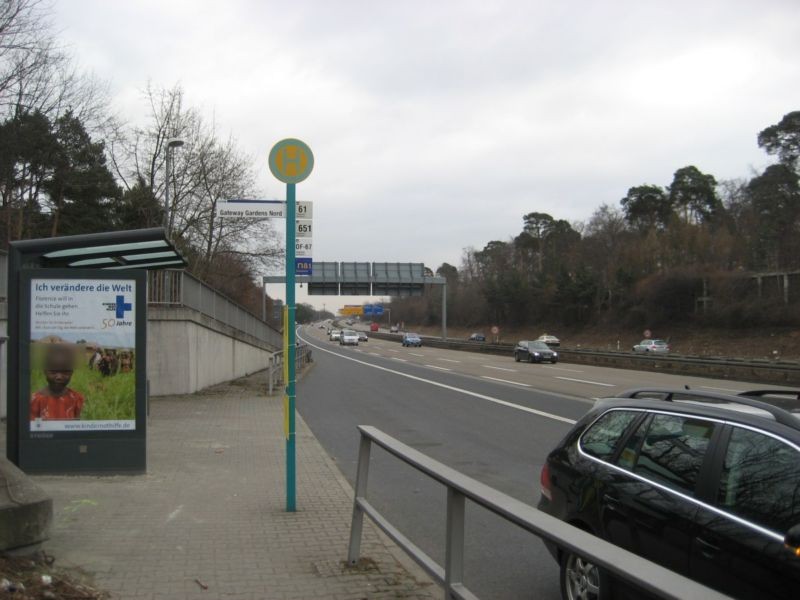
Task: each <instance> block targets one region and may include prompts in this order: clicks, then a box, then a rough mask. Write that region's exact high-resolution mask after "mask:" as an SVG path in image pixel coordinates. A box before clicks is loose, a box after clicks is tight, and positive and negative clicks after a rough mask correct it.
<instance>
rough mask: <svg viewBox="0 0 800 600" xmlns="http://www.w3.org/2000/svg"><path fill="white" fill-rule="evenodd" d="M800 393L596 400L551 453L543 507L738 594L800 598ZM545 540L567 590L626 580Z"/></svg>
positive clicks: (613, 590)
mask: <svg viewBox="0 0 800 600" xmlns="http://www.w3.org/2000/svg"><path fill="white" fill-rule="evenodd" d="M799 398H800V392H798V391H796V390H786V391H780V392H779V391H775V390H768V391H755V392H743V393H742V394H740V395H732V394H731V395H729V394H717V393H710V392H696V391H694V390H688V389H686V390H663V389H639V390H631V391H629V392H625V393H623V394H621V395H620V396H619V397H617V398H614V399H604V400H601V401H599V402H598V403H597V404H596V405H595V407H594V408H593V409H592V410H591V411H590V412H589V413H588V414H586V415H585V416H584V417H583V418H582V419H581V420H580V421H578V423H576V424H575V426H574V427H573V428H572V430H571V431H570V432H569V433H568V434H567V436H566V437H565V438H564V440H563V441H562V442H561V443H560V444H559V446H558V447H557V448H556V449H555V450H553V452H551V453H550V455H549V456H548V457H547V461H546V463H545V465H544V467H543V468H542V473H541V486H542V497H541V500H540V502H539V508H540V509H541V510H543V511H544V512H546V513H549V514H551V515H553V516H555V517H557V518H559V519H562V520H564V521H567V522H569V523H572V524H573V525H575V526H576V527H579V528H581V529H584V530H586V531H588V532H590V533H592V534H594V535H596V536H598V537H601V538H603V539H605V540H608V541H610V542H612V543H614V544H616V545H618V546H621V547H623V548H625V549H626V550H629V551H631V552H634V553H636V554H639V555H640V556H642V557H644V558H646V559H648V560H651V561H653V562H656V563H659V564H660V565H662V566H664V567H666V568H668V569H671V570H673V571H676V572H678V573H680V574H682V575H684V576H686V577H690V578H692V579H694V580H696V581H698V582H700V583H702V584H704V585H707V586H708V587H711V588H715V589H717V590H719V591H720V592H722V593H724V594H728V595H730V596H733V597H735V598H744V599H754V600H755V599H762V598H786V599H788V598H798V597H799V596H800V549H798V547H800V401H799ZM548 548H549V549H550V551H551V553H552V554H553V555H554V557H555V558H556V560H557V561H558V563H559V565H560V567H561V593H562V597H563V598H565V599H569V600H573V599H575V598H586V599H589V598H592V599H597V600H600V599H603V598H612V597H619V595H620V591H622V592H624V591H625V590H624V586H623V585H622V583H621V582H619V581H615V580H612V579H611V578H610V577H609V576H608V574H606V573H604V572H603V571H602V570H601V569H600V568H598V567H596V566H595V565H593V564H591V563H590V562H588V561H586V560H584V559H583V558H581V557H580V556H578V555H577V554H574V553H573V552H571V551H568V550H563V549H560V548H557V547H552V546H551V545H549V544H548ZM629 593H630V592H629ZM632 597H641V595H633V596H632Z"/></svg>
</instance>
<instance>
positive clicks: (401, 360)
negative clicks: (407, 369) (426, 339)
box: [392, 356, 408, 362]
mask: <svg viewBox="0 0 800 600" xmlns="http://www.w3.org/2000/svg"><path fill="white" fill-rule="evenodd" d="M392 360H399V361H400V362H408V361H407V360H406V359H405V358H397V357H396V356H393V357H392Z"/></svg>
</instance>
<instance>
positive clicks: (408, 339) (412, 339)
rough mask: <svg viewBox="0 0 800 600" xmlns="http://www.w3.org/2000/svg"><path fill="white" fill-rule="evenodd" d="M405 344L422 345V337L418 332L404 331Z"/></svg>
mask: <svg viewBox="0 0 800 600" xmlns="http://www.w3.org/2000/svg"><path fill="white" fill-rule="evenodd" d="M403 346H416V347H418V348H419V347H420V346H422V338H421V337H419V335H417V334H416V333H410V332H409V333H404V334H403Z"/></svg>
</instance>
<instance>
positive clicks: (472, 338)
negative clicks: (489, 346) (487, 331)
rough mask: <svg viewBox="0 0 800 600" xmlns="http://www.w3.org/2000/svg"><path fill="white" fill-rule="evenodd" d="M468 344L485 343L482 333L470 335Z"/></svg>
mask: <svg viewBox="0 0 800 600" xmlns="http://www.w3.org/2000/svg"><path fill="white" fill-rule="evenodd" d="M467 341H468V342H485V341H486V336H485V335H483V334H482V333H473V334H472V335H470V336H469V338H467Z"/></svg>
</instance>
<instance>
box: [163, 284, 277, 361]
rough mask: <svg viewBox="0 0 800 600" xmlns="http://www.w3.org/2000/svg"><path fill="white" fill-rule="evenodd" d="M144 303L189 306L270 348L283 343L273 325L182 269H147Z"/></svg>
mask: <svg viewBox="0 0 800 600" xmlns="http://www.w3.org/2000/svg"><path fill="white" fill-rule="evenodd" d="M147 303H148V304H150V305H156V306H159V305H160V306H186V307H188V308H193V309H194V310H196V311H198V312H201V313H202V314H204V315H206V316H209V317H211V318H212V319H216V320H217V321H219V322H220V323H224V324H225V325H228V326H230V327H233V328H234V329H238V330H239V331H242V332H244V333H246V334H248V335H250V336H253V337H254V338H256V339H258V340H261V341H262V342H265V343H267V344H269V345H270V346H272V347H274V348H281V347H282V346H283V336H282V335H281V333H280V332H279V331H278V330H277V329H275V328H273V327H271V326H270V325H268V324H267V323H265V322H264V321H262V320H261V319H259V318H258V317H257V316H255V315H254V314H252V313H251V312H249V311H248V310H247V309H246V308H244V307H243V306H240V305H239V304H237V303H236V302H234V301H233V300H231V299H230V298H228V297H227V296H225V295H224V294H220V293H219V292H218V291H216V290H215V289H213V288H211V287H209V286H207V285H206V284H204V283H203V282H202V281H200V280H199V279H196V278H194V277H192V276H191V275H189V274H188V273H186V272H185V271H176V270H162V271H150V272H149V273H148V276H147Z"/></svg>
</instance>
